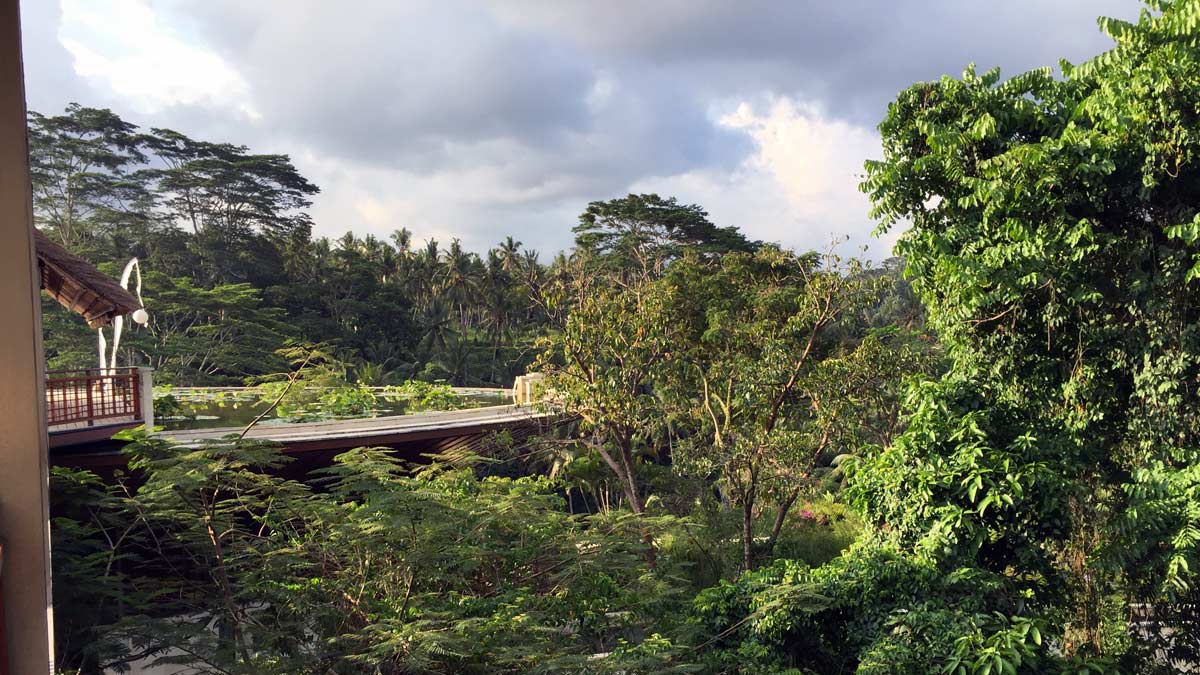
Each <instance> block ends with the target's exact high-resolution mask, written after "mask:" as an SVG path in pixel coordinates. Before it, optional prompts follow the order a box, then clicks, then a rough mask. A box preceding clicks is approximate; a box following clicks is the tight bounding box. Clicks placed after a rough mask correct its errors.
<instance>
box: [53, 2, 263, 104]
mask: <svg viewBox="0 0 1200 675" xmlns="http://www.w3.org/2000/svg"><path fill="white" fill-rule="evenodd" d="M58 39H59V42H60V43H61V44H62V46H63V47H64V48H66V50H67V51H68V52H70V54H71V56H72V59H73V64H74V69H75V72H76V73H77V74H78V75H80V76H81V77H83V78H85V79H87V80H88V81H89V82H91V83H92V84H93V86H96V85H98V86H99V87H100V88H102V89H108V90H110V91H111V92H113V93H115V94H116V95H118V96H119V97H121V98H122V99H124V100H126V101H128V102H129V103H130V104H132V105H133V106H134V107H136V108H137V110H138V111H139V112H142V113H146V114H152V113H156V112H159V111H161V110H163V109H165V108H168V107H170V106H173V105H195V104H209V105H216V106H218V107H222V108H231V109H233V110H235V111H237V112H238V113H240V114H241V115H243V116H245V117H248V118H250V119H257V118H258V114H257V112H256V111H255V109H254V106H253V105H252V104H251V97H250V89H249V86H248V85H247V83H246V81H245V80H244V79H243V78H242V76H241V75H240V74H239V73H238V72H237V70H235V69H234V68H233V67H231V66H230V65H229V64H228V63H226V62H225V61H224V60H223V59H221V57H220V56H218V55H217V54H215V53H214V52H212V51H210V50H208V49H206V48H205V47H204V46H203V45H201V44H197V43H194V42H190V41H189V40H188V39H187V37H186V36H185V35H183V34H182V33H181V32H180V31H178V30H176V29H174V28H173V27H171V26H170V25H168V24H167V22H165V21H164V20H163V19H162V18H161V17H160V16H159V14H158V13H157V12H156V11H155V10H154V9H153V8H152V7H151V6H150V5H149V4H147V2H146V1H145V0H112V1H108V2H104V1H100V0H62V21H61V23H60V25H59V29H58Z"/></svg>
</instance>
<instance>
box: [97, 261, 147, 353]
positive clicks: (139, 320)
mask: <svg viewBox="0 0 1200 675" xmlns="http://www.w3.org/2000/svg"><path fill="white" fill-rule="evenodd" d="M135 270H136V271H137V286H136V287H135V289H134V295H135V296H137V300H138V304H139V305H140V304H144V303H143V302H142V268H141V265H139V264H138V259H137V258H130V259H129V262H127V263H125V271H124V272H122V273H121V288H124V289H125V290H129V275H130V273H131V272H133V271H135ZM129 318H131V319H133V322H134V323H136V324H138V325H139V326H144V325H146V322H147V321H149V320H150V315H149V314H147V313H146V309H145V308H144V307H139V308H138V309H136V310H134V312H133V313H132V314H130V315H129ZM124 327H125V317H124V316H118V317H116V318H115V319H113V343H112V352H111V353H110V352H109V351H108V342H107V341H106V340H105V339H104V327H103V326H101V327H100V328H97V329H96V332H97V333H98V334H99V335H100V371H101V373H102V374H105V375H108V374H111V373H112V372H113V371H115V370H116V369H117V349H118V348H119V347H120V346H121V329H122V328H124Z"/></svg>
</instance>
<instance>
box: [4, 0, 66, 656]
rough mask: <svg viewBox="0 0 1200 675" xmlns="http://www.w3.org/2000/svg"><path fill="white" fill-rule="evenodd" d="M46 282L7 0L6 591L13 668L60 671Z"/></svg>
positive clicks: (13, 7) (14, 11) (13, 13)
mask: <svg viewBox="0 0 1200 675" xmlns="http://www.w3.org/2000/svg"><path fill="white" fill-rule="evenodd" d="M40 288H41V280H40V276H39V274H38V269H37V263H36V258H35V256H34V248H33V217H32V205H31V203H30V187H29V156H28V149H27V140H26V134H25V87H24V75H23V73H22V65H21V22H20V14H19V11H18V0H0V308H3V311H4V324H3V327H0V430H2V432H0V537H2V538H3V539H4V563H3V569H2V570H0V588H2V590H3V593H4V615H5V616H4V619H5V624H6V629H7V635H6V638H7V643H8V664H7V665H8V667H9V670H8V672H10V673H12V674H13V675H26V674H29V675H37V674H39V673H41V674H45V673H50V672H52V671H53V670H54V668H53V664H52V661H53V658H54V656H53V655H54V649H53V618H52V614H51V609H50V599H51V595H50V524H49V514H48V509H47V493H48V491H49V490H48V479H47V461H46V445H47V442H46V411H45V398H46V390H45V388H46V382H45V377H46V375H45V363H44V358H43V355H42V326H41V302H40Z"/></svg>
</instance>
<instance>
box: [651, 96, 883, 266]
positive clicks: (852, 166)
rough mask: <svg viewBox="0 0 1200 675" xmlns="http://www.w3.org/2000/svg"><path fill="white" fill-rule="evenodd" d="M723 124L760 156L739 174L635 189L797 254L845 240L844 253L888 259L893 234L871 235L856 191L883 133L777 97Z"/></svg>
mask: <svg viewBox="0 0 1200 675" xmlns="http://www.w3.org/2000/svg"><path fill="white" fill-rule="evenodd" d="M718 124H720V125H721V126H723V127H725V128H728V129H735V130H738V131H741V132H743V133H745V134H747V135H748V136H749V137H750V139H751V140H752V141H753V142H754V145H755V152H754V153H753V154H751V156H750V157H748V158H747V159H746V160H745V161H744V162H743V163H742V164H741V166H739V167H738V168H737V169H736V170H735V171H733V172H730V173H721V172H717V171H714V170H711V169H700V170H694V171H689V172H686V173H682V174H677V175H673V176H662V177H656V178H648V179H643V180H641V181H638V183H637V184H635V186H634V189H635V190H638V191H656V192H659V193H660V194H673V195H676V196H678V197H679V198H680V200H681V201H688V202H697V203H699V204H701V205H703V206H704V207H705V208H706V209H708V211H709V214H710V216H711V218H712V220H713V221H714V222H715V223H717V224H718V225H737V226H739V227H741V228H742V230H743V231H744V232H746V233H747V235H749V236H750V237H752V238H756V239H763V240H766V241H775V242H779V243H781V244H783V245H785V246H789V247H792V248H797V249H823V248H825V247H826V246H828V245H829V244H830V243H831V242H832V241H834V240H835V239H836V238H842V237H848V238H849V241H848V242H847V243H846V244H844V245H842V247H841V250H843V252H845V253H855V252H856V250H857V249H858V248H859V247H861V246H868V247H869V249H868V253H867V255H868V256H869V257H871V258H874V259H881V258H884V257H887V256H888V255H890V252H891V249H892V246H893V244H894V243H895V235H891V236H887V237H885V238H884V239H883V240H876V239H874V238H873V237H872V236H871V231H872V229H873V228H874V225H873V223H872V221H871V220H870V218H869V217H868V215H867V213H868V210H869V208H870V204H869V201H868V200H867V198H866V196H865V195H864V194H862V193H861V192H860V191H859V190H858V184H859V182H860V180H861V175H862V172H863V168H862V167H863V161H864V160H866V159H869V158H877V157H879V155H880V147H879V135H878V134H877V133H876V132H875V131H873V130H871V129H868V128H865V127H861V126H856V125H854V124H851V123H848V122H844V121H841V120H837V119H832V118H830V117H828V116H826V115H825V114H823V113H822V111H821V110H820V109H819V108H818V107H816V106H814V105H811V104H809V103H806V102H802V101H797V100H795V99H792V98H788V97H772V98H770V99H769V100H768V101H767V103H766V105H759V106H756V105H754V104H752V103H749V102H742V103H740V104H738V105H737V106H736V107H735V109H734V110H733V111H732V112H730V113H728V114H726V115H723V116H721V117H720V118H719V120H718Z"/></svg>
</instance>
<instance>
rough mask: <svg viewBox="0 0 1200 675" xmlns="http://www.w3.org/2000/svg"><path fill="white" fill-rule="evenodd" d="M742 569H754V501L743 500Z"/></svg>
mask: <svg viewBox="0 0 1200 675" xmlns="http://www.w3.org/2000/svg"><path fill="white" fill-rule="evenodd" d="M742 569H743V570H746V571H747V572H749V571H750V570H752V569H754V502H753V500H750V499H747V500H744V501H743V502H742Z"/></svg>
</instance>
